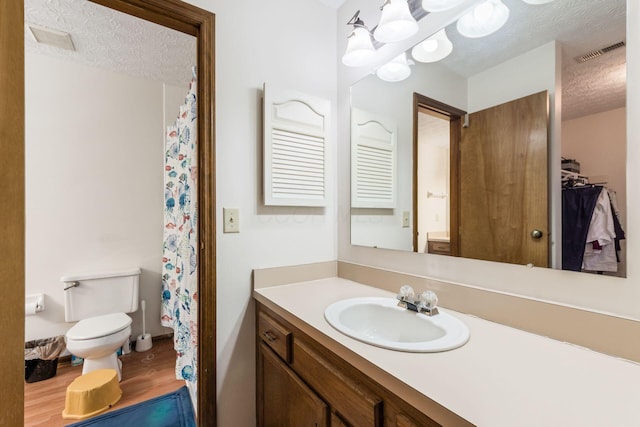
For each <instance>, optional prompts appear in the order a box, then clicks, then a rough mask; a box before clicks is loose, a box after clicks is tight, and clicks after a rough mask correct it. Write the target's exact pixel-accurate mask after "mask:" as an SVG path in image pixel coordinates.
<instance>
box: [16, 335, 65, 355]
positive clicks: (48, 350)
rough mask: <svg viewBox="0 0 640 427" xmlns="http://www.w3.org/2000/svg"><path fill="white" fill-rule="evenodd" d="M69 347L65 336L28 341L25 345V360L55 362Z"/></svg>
mask: <svg viewBox="0 0 640 427" xmlns="http://www.w3.org/2000/svg"><path fill="white" fill-rule="evenodd" d="M66 347H67V345H66V343H65V341H64V335H60V336H58V337H54V338H45V339H41V340H33V341H27V342H26V343H25V344H24V360H33V359H42V360H54V359H56V358H57V357H58V356H60V353H62V352H63V351H64V349H65V348H66Z"/></svg>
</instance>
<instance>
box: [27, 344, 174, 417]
mask: <svg viewBox="0 0 640 427" xmlns="http://www.w3.org/2000/svg"><path fill="white" fill-rule="evenodd" d="M120 360H122V382H120V387H121V388H122V398H121V399H120V401H119V402H118V403H116V405H115V406H114V407H113V408H112V409H111V410H115V409H120V408H124V407H125V406H129V405H132V404H134V403H138V402H141V401H143V400H147V399H150V398H152V397H155V396H160V395H162V394H165V393H169V392H172V391H174V390H177V389H179V388H180V387H182V386H183V385H184V384H185V382H184V381H183V380H176V376H175V363H176V357H175V351H174V350H173V340H172V339H167V338H164V339H161V340H156V339H155V338H154V341H153V347H152V348H151V350H149V351H146V352H143V353H137V352H135V351H134V352H131V353H130V354H127V355H124V356H121V358H120ZM81 374H82V366H71V364H70V363H65V364H60V365H59V366H58V372H57V373H56V376H55V377H53V378H50V379H48V380H43V381H39V382H35V383H30V384H28V383H25V385H24V425H25V426H47V427H57V426H64V425H66V424H71V423H73V422H75V420H64V419H62V410H63V409H64V400H65V393H66V389H67V386H68V385H69V384H70V383H71V382H72V381H73V380H74V379H75V378H76V377H78V376H79V375H81Z"/></svg>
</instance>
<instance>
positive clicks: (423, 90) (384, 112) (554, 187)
mask: <svg viewBox="0 0 640 427" xmlns="http://www.w3.org/2000/svg"><path fill="white" fill-rule="evenodd" d="M503 3H504V4H505V5H506V6H507V7H508V8H509V10H510V15H509V20H508V21H507V23H506V24H505V25H504V26H503V27H502V28H501V29H500V30H498V31H497V32H495V33H493V34H491V35H490V36H487V37H483V38H474V39H471V38H466V37H463V36H462V35H460V34H459V32H458V31H457V29H456V23H455V22H454V23H452V24H451V25H449V26H448V27H446V28H445V33H446V36H447V37H448V39H449V40H451V43H452V44H453V51H452V52H451V53H450V54H449V55H448V56H446V57H445V58H444V59H441V60H439V61H436V62H429V63H421V62H419V61H418V60H416V61H415V65H413V66H412V67H411V75H410V77H409V78H407V79H405V80H403V81H400V82H395V83H389V82H384V81H381V80H380V79H378V78H377V77H376V76H375V75H373V74H372V75H370V76H368V77H366V78H364V79H362V80H361V81H359V82H358V83H356V84H355V85H354V86H352V88H351V96H352V99H351V102H352V107H353V108H357V109H360V110H364V111H367V112H369V113H370V114H372V115H379V116H383V117H385V118H387V119H388V120H391V121H393V122H395V123H396V124H397V135H396V136H397V144H396V147H395V155H396V161H397V167H396V168H395V170H394V181H393V186H394V187H393V191H394V197H395V198H394V202H393V204H392V206H390V207H386V208H380V207H376V208H366V207H358V208H355V205H353V209H352V211H351V243H352V244H354V245H364V246H370V247H380V248H388V249H398V250H406V251H414V252H421V253H432V254H441V255H452V256H462V257H466V258H475V259H483V260H490V261H498V262H509V263H518V264H533V265H536V266H550V267H553V268H558V269H560V268H563V269H567V270H574V271H588V272H592V273H598V274H605V275H613V276H619V277H625V276H626V259H625V258H626V257H625V250H624V249H625V241H624V240H623V239H624V225H625V224H626V204H627V202H626V176H625V167H624V166H625V164H626V122H625V116H626V109H625V90H626V58H625V54H626V49H625V47H624V42H625V37H626V27H625V14H626V3H625V1H624V0H615V1H610V2H607V7H606V8H605V7H602V4H601V2H599V1H596V0H587V1H581V2H575V1H564V0H555V1H553V2H551V3H547V4H544V5H530V4H527V3H524V2H523V1H522V0H504V1H503ZM406 53H407V57H411V56H410V55H411V50H409V51H407V52H406ZM413 58H414V59H417V58H416V56H413ZM545 91H546V94H545V95H541V96H544V97H545V99H544V100H542V101H540V102H543V103H544V106H543V107H542V108H543V109H544V110H545V111H544V113H545V114H546V116H545V118H544V121H545V126H544V127H540V128H537V129H538V130H537V131H532V130H527V131H521V130H518V129H519V128H520V127H521V125H522V124H523V123H529V122H534V121H535V120H533V119H532V116H531V111H530V109H531V108H532V107H530V106H524V107H518V108H524V109H521V110H514V111H511V112H505V110H499V111H497V112H496V110H495V109H496V108H499V107H500V106H501V105H507V104H508V103H511V102H516V100H520V99H524V98H525V97H528V96H532V95H534V94H539V93H543V92H545ZM547 96H548V106H547V101H546V99H547V98H546V97H547ZM414 97H415V98H416V99H422V102H418V101H416V99H414ZM425 100H426V101H425ZM429 101H434V102H435V105H436V106H437V107H435V108H434V107H433V105H434V104H431V106H430V105H429ZM533 105H536V107H535V108H538V109H540V104H539V103H535V104H533ZM445 107H448V108H450V109H452V110H453V111H457V112H458V114H459V115H461V117H462V120H459V121H452V120H453V119H452V116H451V115H447V114H444V115H443V108H445ZM465 113H468V115H466V116H465ZM480 113H482V114H484V115H486V114H489V115H491V114H493V115H495V119H496V120H497V121H498V123H499V125H498V129H499V130H500V132H502V131H505V130H507V129H508V130H510V131H512V132H515V135H514V136H513V138H514V140H515V139H517V138H519V140H521V141H523V142H529V141H531V139H532V138H533V137H536V136H540V135H539V134H540V133H545V135H544V138H543V140H544V143H541V144H543V145H544V150H542V148H540V147H538V148H535V149H532V148H530V149H525V150H523V149H521V147H520V148H514V149H506V151H505V148H504V147H503V146H500V147H502V148H497V147H498V146H497V145H496V138H498V136H496V134H495V132H494V130H492V128H491V127H489V126H488V125H485V129H484V130H483V131H482V132H481V133H477V132H478V123H481V120H484V119H483V118H480V116H479V114H480ZM454 116H455V115H454ZM510 117H511V118H512V119H509V118H510ZM482 123H484V122H482ZM547 125H548V126H547ZM454 132H459V133H460V135H461V138H460V140H459V141H458V140H457V138H453V139H451V138H452V135H455V134H454ZM472 132H475V133H474V136H473V138H472V139H473V140H474V141H475V142H474V143H473V144H472V145H466V144H467V143H466V142H465V138H467V137H468V136H469V135H470V134H471V133H472ZM518 132H519V134H518ZM447 137H448V138H449V139H448V140H447ZM356 139H357V138H356ZM357 143H358V141H357V140H355V139H354V137H353V135H352V147H353V145H354V144H357ZM352 149H353V148H352ZM510 150H511V151H510ZM491 152H502V158H500V159H497V160H491V161H490V160H487V155H488V153H491ZM532 152H537V153H538V154H540V153H543V154H541V155H543V156H545V157H546V159H548V160H547V161H545V162H544V164H540V163H538V164H535V163H534V164H533V165H534V166H532V165H531V164H529V165H528V166H527V164H526V163H519V160H521V159H522V158H527V157H528V156H530V155H531V153H532ZM509 156H512V157H509ZM561 159H562V162H561ZM506 166H510V168H506V169H504V170H502V169H500V168H503V167H506ZM499 167H500V168H499ZM534 171H535V172H538V173H541V175H540V177H539V178H532V175H533V172H534ZM489 175H491V177H492V179H494V180H496V182H494V183H493V184H491V185H489V184H487V179H488V178H487V177H488V176H489ZM353 176H354V172H353V169H352V179H353ZM469 184H473V185H469ZM352 185H353V182H352ZM374 185H377V184H376V183H375V182H374ZM352 188H353V187H352ZM589 188H595V190H591V191H584V190H585V189H589ZM531 194H534V195H537V197H538V202H530V203H531V204H530V205H527V204H526V202H524V201H523V200H524V199H522V197H524V196H528V195H531ZM587 194H590V195H591V196H590V197H586V195H587ZM507 196H509V197H511V198H512V200H511V201H508V202H507V201H506V200H507ZM534 206H537V207H543V209H544V210H543V213H542V214H541V216H542V217H544V218H542V217H541V218H540V219H536V220H535V221H534V222H533V223H532V222H531V218H530V217H531V216H532V212H533V207H534ZM481 209H484V210H486V209H488V211H487V212H488V213H485V214H483V215H486V218H485V219H484V220H482V215H479V214H477V213H478V212H480V210H481ZM498 213H500V214H506V217H503V218H501V219H499V215H498ZM585 221H586V223H587V224H589V225H591V223H593V226H591V227H589V226H585V227H579V226H578V225H579V224H581V223H584V222H585ZM598 224H599V225H601V227H600V228H598V227H597V225H598ZM478 230H482V231H483V232H487V233H486V234H479V235H477V236H475V237H474V236H473V235H476V234H477V231H478ZM514 240H515V241H523V242H524V241H527V242H528V243H532V244H534V245H536V247H537V248H538V249H540V248H543V249H544V250H543V251H542V252H540V251H538V250H536V251H535V252H536V253H537V255H532V252H531V251H529V250H521V249H513V248H506V247H505V246H503V243H505V242H507V241H509V242H511V241H514ZM516 252H521V254H519V255H522V256H518V257H516V256H515V254H516ZM605 252H606V253H605ZM540 253H542V255H540Z"/></svg>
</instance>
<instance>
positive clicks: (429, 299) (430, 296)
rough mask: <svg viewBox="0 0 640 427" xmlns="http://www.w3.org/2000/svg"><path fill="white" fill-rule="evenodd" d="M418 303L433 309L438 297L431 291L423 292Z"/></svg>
mask: <svg viewBox="0 0 640 427" xmlns="http://www.w3.org/2000/svg"><path fill="white" fill-rule="evenodd" d="M420 302H421V303H422V304H423V305H424V306H425V307H426V308H435V307H436V306H437V305H438V296H437V295H436V293H435V292H433V291H424V292H423V293H422V294H420Z"/></svg>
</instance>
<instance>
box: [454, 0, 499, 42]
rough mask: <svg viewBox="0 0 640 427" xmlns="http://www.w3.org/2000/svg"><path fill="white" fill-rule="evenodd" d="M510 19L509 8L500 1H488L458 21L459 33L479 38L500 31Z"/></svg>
mask: <svg viewBox="0 0 640 427" xmlns="http://www.w3.org/2000/svg"><path fill="white" fill-rule="evenodd" d="M507 19H509V8H508V7H507V6H505V5H504V4H503V3H502V2H501V1H500V0H486V1H485V2H483V3H480V4H479V5H478V6H476V7H474V8H473V10H471V11H470V12H468V13H467V14H466V15H464V16H463V17H462V18H460V19H459V20H458V23H457V24H456V27H457V28H458V32H459V33H460V34H462V35H463V36H465V37H470V38H478V37H484V36H488V35H489V34H491V33H494V32H496V31H498V30H499V29H500V28H501V27H502V26H503V25H504V24H505V23H506V22H507Z"/></svg>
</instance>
